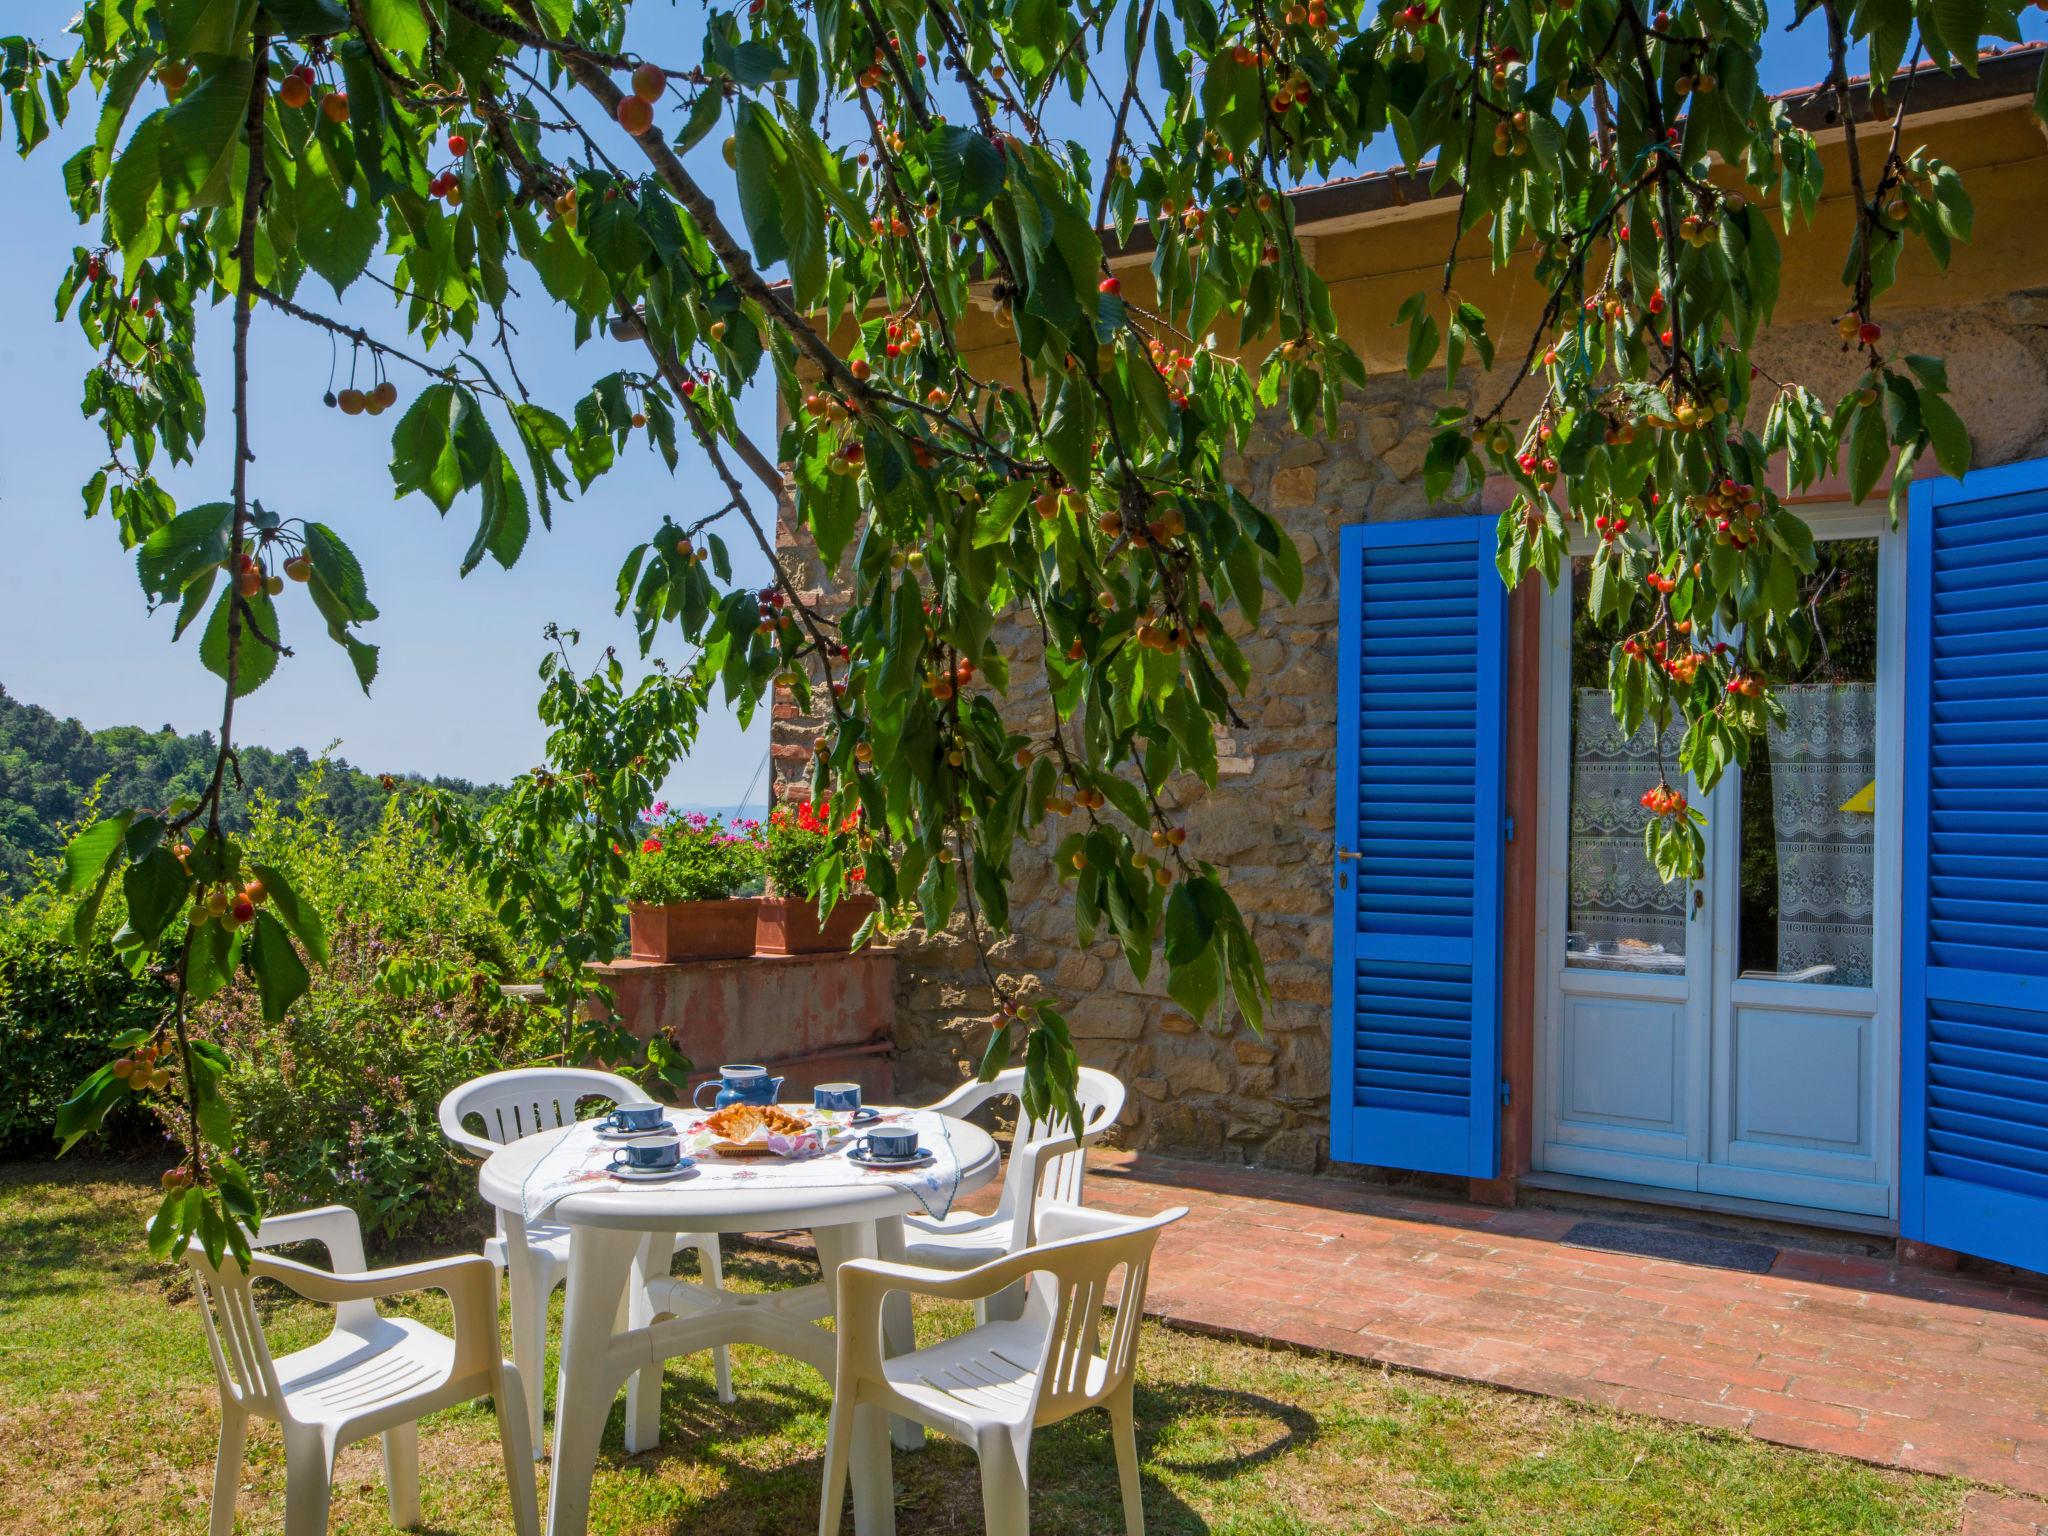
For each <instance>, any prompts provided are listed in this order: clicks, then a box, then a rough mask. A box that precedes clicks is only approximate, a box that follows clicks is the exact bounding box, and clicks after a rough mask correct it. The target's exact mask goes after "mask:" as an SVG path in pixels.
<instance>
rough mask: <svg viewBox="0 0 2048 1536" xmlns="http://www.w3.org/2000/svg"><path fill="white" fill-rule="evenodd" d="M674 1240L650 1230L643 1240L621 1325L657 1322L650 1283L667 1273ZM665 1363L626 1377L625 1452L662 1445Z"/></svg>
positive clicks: (622, 1302)
mask: <svg viewBox="0 0 2048 1536" xmlns="http://www.w3.org/2000/svg"><path fill="white" fill-rule="evenodd" d="M673 1244H674V1239H673V1238H672V1237H671V1236H670V1235H669V1234H668V1233H666V1232H650V1233H649V1234H648V1235H647V1236H646V1237H643V1238H642V1239H641V1240H640V1251H639V1253H637V1254H635V1255H634V1258H633V1277H632V1279H631V1280H629V1281H628V1282H627V1284H626V1294H625V1296H624V1297H623V1298H621V1300H620V1305H619V1310H620V1311H621V1312H622V1313H623V1314H624V1316H623V1317H622V1318H621V1319H620V1323H621V1326H622V1327H625V1328H645V1327H646V1326H647V1325H648V1324H649V1323H651V1322H653V1321H654V1306H653V1304H652V1303H651V1302H650V1301H649V1300H648V1297H647V1287H648V1284H649V1282H651V1281H653V1280H656V1279H665V1278H667V1275H668V1254H669V1251H670V1249H671V1247H672V1246H673ZM661 1371H662V1363H661V1362H660V1361H659V1360H656V1361H655V1362H654V1363H653V1364H651V1365H647V1366H643V1367H642V1368H641V1369H640V1370H637V1371H635V1372H634V1373H633V1374H632V1375H631V1376H629V1377H627V1378H626V1453H627V1454H628V1455H629V1456H630V1455H638V1454H639V1453H640V1452H641V1451H651V1450H653V1449H654V1448H655V1447H656V1446H657V1445H660V1444H661Z"/></svg>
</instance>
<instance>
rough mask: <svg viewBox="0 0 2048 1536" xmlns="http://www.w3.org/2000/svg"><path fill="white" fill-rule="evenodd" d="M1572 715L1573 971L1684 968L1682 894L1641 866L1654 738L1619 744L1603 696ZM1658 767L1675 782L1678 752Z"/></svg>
mask: <svg viewBox="0 0 2048 1536" xmlns="http://www.w3.org/2000/svg"><path fill="white" fill-rule="evenodd" d="M1574 694H1575V696H1574V699H1573V709H1572V790H1571V871H1570V876H1569V879H1570V886H1569V890H1570V903H1571V911H1570V923H1569V931H1568V932H1567V934H1566V936H1565V953H1566V957H1567V959H1568V960H1569V962H1570V963H1571V964H1573V965H1575V966H1582V967H1586V968H1590V969H1594V970H1626V971H1645V970H1647V971H1657V972H1665V973H1676V972H1679V971H1682V970H1684V968H1685V885H1684V883H1683V882H1675V883H1672V884H1669V885H1667V884H1666V883H1665V882H1664V881H1662V880H1659V879H1658V878H1657V871H1656V870H1655V869H1653V868H1652V867H1651V865H1650V862H1649V860H1647V859H1646V858H1644V857H1643V806H1642V798H1643V791H1644V790H1646V789H1650V788H1652V787H1654V786H1655V785H1656V783H1657V772H1658V770H1657V733H1656V731H1655V729H1654V728H1653V727H1651V726H1648V725H1645V726H1644V727H1642V729H1640V730H1639V731H1637V732H1636V733H1635V735H1634V736H1632V737H1626V738H1624V737H1623V736H1622V734H1621V727H1620V726H1619V725H1617V724H1616V723H1615V719H1614V706H1613V704H1612V703H1611V702H1610V701H1609V699H1608V696H1607V690H1606V689H1605V688H1580V689H1577V690H1575V691H1574ZM1684 737H1685V730H1684V728H1683V727H1682V726H1679V725H1674V726H1673V727H1672V728H1671V729H1670V730H1668V731H1666V732H1665V735H1664V760H1665V762H1667V763H1669V764H1672V765H1673V766H1672V768H1671V777H1672V782H1673V783H1677V782H1678V770H1677V767H1676V764H1677V757H1678V744H1679V743H1680V742H1681V741H1682V740H1684Z"/></svg>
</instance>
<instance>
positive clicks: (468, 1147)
mask: <svg viewBox="0 0 2048 1536" xmlns="http://www.w3.org/2000/svg"><path fill="white" fill-rule="evenodd" d="M462 1094H463V1089H462V1088H455V1089H451V1090H450V1091H449V1092H448V1093H447V1094H445V1095H443V1096H442V1099H441V1107H440V1108H439V1109H438V1110H437V1111H436V1117H437V1118H438V1119H439V1120H440V1122H441V1134H442V1135H443V1136H445V1137H447V1138H448V1140H450V1141H452V1142H454V1143H455V1145H456V1146H458V1147H460V1148H462V1150H463V1151H465V1152H467V1153H469V1154H470V1155H471V1156H473V1157H489V1156H490V1155H491V1154H492V1153H493V1152H495V1151H497V1150H498V1144H497V1143H496V1142H495V1141H492V1140H491V1139H490V1137H488V1136H479V1135H477V1133H476V1132H475V1131H472V1130H470V1129H469V1128H468V1127H467V1126H465V1125H464V1124H463V1123H462V1115H461V1113H460V1112H459V1111H458V1110H457V1107H456V1100H457V1099H459V1098H461V1096H462Z"/></svg>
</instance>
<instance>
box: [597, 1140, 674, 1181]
mask: <svg viewBox="0 0 2048 1536" xmlns="http://www.w3.org/2000/svg"><path fill="white" fill-rule="evenodd" d="M621 1159H624V1161H623V1162H622V1161H621ZM682 1160H683V1144H682V1143H681V1142H680V1141H677V1140H675V1139H673V1138H670V1139H666V1140H662V1141H631V1142H628V1143H626V1145H625V1146H623V1147H621V1148H619V1150H618V1151H616V1152H614V1153H613V1154H612V1166H613V1167H614V1168H630V1169H632V1170H633V1171H634V1172H636V1173H655V1172H659V1171H660V1170H661V1169H664V1168H673V1167H675V1166H676V1165H677V1164H678V1163H680V1162H681V1161H682Z"/></svg>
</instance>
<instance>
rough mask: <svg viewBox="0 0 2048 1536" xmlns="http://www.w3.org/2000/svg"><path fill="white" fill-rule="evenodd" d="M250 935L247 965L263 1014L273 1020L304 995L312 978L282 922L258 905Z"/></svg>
mask: <svg viewBox="0 0 2048 1536" xmlns="http://www.w3.org/2000/svg"><path fill="white" fill-rule="evenodd" d="M250 932H251V934H252V936H253V939H252V943H251V945H250V947H249V950H248V953H247V960H248V964H249V968H250V969H251V970H252V971H254V972H255V973H256V991H257V993H258V995H259V996H261V998H262V999H263V1017H264V1018H266V1019H268V1020H269V1021H270V1022H271V1023H273V1024H275V1023H276V1022H277V1021H278V1020H280V1019H282V1018H283V1017H284V1016H285V1010H286V1009H288V1008H290V1007H291V1005H292V1004H293V1003H295V1002H297V1001H298V1000H299V999H300V998H301V997H303V996H305V995H306V990H307V989H308V988H309V987H311V986H312V984H313V978H312V977H311V976H310V975H308V974H307V971H306V965H305V962H304V961H302V960H301V959H300V958H299V952H298V951H297V950H296V949H294V948H293V947H292V941H291V936H290V935H289V934H287V933H286V932H285V928H284V924H282V923H280V922H279V921H278V920H277V919H276V918H274V917H272V916H271V915H270V914H269V913H268V912H265V911H263V910H261V909H260V908H259V909H258V910H257V913H256V922H255V925H254V927H253V928H252V929H251V930H250Z"/></svg>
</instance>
